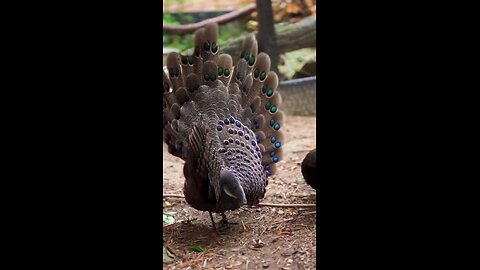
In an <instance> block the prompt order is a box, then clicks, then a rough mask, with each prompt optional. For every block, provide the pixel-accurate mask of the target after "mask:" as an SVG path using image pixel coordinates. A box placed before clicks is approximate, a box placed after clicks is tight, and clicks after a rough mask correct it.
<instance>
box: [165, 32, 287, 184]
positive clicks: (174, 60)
mask: <svg viewBox="0 0 480 270" xmlns="http://www.w3.org/2000/svg"><path fill="white" fill-rule="evenodd" d="M217 41H218V25H217V24H209V25H207V26H206V27H204V28H201V29H199V30H197V31H195V49H194V52H193V54H192V55H190V56H182V55H180V54H176V53H172V54H170V55H169V56H168V58H167V69H168V75H167V74H165V72H164V76H163V92H164V94H163V98H164V140H165V142H166V143H167V144H168V146H169V151H171V153H172V154H174V155H177V156H179V157H181V158H183V159H185V158H186V153H187V150H188V147H190V146H189V145H191V143H189V141H188V138H189V135H190V134H191V133H192V127H193V126H196V125H198V124H199V122H200V121H203V120H201V119H210V120H208V121H207V124H202V125H206V126H207V127H209V128H211V129H215V128H216V127H217V125H218V121H219V119H220V121H228V119H229V118H230V117H234V118H235V119H238V120H240V121H241V122H242V123H243V124H244V125H245V126H247V127H248V128H250V129H251V130H252V131H253V132H254V133H255V134H252V135H254V136H255V137H256V139H257V142H258V146H259V148H260V152H261V154H262V166H263V167H264V171H265V173H266V174H267V175H271V174H272V173H274V172H275V170H276V168H275V167H276V163H277V162H278V161H279V160H280V159H282V158H283V152H282V144H283V142H284V136H283V133H282V131H281V127H282V126H283V123H284V118H285V116H284V114H283V113H282V112H281V111H280V110H279V105H280V104H281V101H282V100H281V96H280V94H279V93H278V92H277V87H278V76H277V74H275V72H272V71H270V66H271V62H270V57H269V56H268V55H267V54H265V53H263V52H261V53H258V44H257V41H256V39H255V36H254V35H249V36H247V37H246V39H245V41H244V43H243V49H242V51H241V53H240V55H239V58H238V56H237V57H235V59H239V60H238V62H237V63H236V64H235V66H233V58H232V56H230V55H228V54H219V53H218V51H219V50H218V49H219V47H218V44H217Z"/></svg>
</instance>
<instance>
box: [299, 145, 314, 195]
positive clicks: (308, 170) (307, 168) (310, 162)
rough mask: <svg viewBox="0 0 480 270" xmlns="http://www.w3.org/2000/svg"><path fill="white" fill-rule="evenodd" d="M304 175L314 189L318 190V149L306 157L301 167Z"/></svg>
mask: <svg viewBox="0 0 480 270" xmlns="http://www.w3.org/2000/svg"><path fill="white" fill-rule="evenodd" d="M301 170H302V175H303V178H304V179H305V182H307V184H308V185H310V186H311V187H312V188H314V189H317V148H314V149H313V150H311V151H310V152H308V154H307V155H306V156H305V158H304V159H303V161H302V165H301Z"/></svg>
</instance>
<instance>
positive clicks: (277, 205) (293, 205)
mask: <svg viewBox="0 0 480 270" xmlns="http://www.w3.org/2000/svg"><path fill="white" fill-rule="evenodd" d="M255 206H268V207H286V208H297V207H317V205H316V204H314V203H312V204H310V203H307V204H281V203H259V204H256V205H255Z"/></svg>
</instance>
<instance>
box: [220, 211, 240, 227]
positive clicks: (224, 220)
mask: <svg viewBox="0 0 480 270" xmlns="http://www.w3.org/2000/svg"><path fill="white" fill-rule="evenodd" d="M221 215H222V220H220V222H219V225H220V227H219V229H220V230H223V231H225V230H227V229H229V228H230V225H238V223H236V222H229V221H228V220H227V217H226V216H225V213H222V214H221Z"/></svg>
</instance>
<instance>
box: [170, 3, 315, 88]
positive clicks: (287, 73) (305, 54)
mask: <svg viewBox="0 0 480 270" xmlns="http://www.w3.org/2000/svg"><path fill="white" fill-rule="evenodd" d="M252 3H255V0H229V1H225V0H209V1H205V0H163V8H164V13H163V24H164V25H166V24H167V25H185V24H191V23H196V22H199V21H202V20H205V19H209V18H213V17H217V16H219V15H222V14H225V13H228V12H231V11H233V10H237V9H240V8H243V7H245V6H247V5H249V4H252ZM272 8H273V12H274V19H275V23H294V22H297V21H299V20H301V19H303V18H304V17H307V16H316V11H315V10H316V1H314V0H272ZM257 26H258V22H257V14H256V12H253V13H252V14H251V15H250V16H244V17H241V18H240V19H237V20H235V21H232V22H229V23H227V24H223V25H220V29H219V30H220V36H219V39H218V44H219V45H220V46H222V44H225V43H227V42H228V41H230V40H232V39H235V38H238V37H241V36H245V35H247V34H248V33H251V32H253V31H256V30H257ZM193 44H194V37H193V34H188V35H174V34H164V35H163V53H164V56H166V54H168V53H170V52H172V51H175V52H185V51H186V50H188V49H191V48H192V47H193ZM165 60H166V58H165V57H164V65H165V64H166V63H165ZM315 62H316V49H315V48H305V49H301V50H296V51H292V52H288V53H284V54H281V55H280V64H279V71H280V73H281V74H279V75H280V77H281V79H291V78H295V77H298V73H299V72H301V71H302V68H303V69H305V66H306V65H310V68H308V71H307V73H310V74H309V76H312V75H316V74H315V70H313V71H311V69H312V68H311V66H312V63H313V64H314V63H315ZM303 73H305V71H304V72H303ZM311 73H314V74H311ZM296 74H297V75H296ZM307 75H308V74H307ZM302 77H303V76H302Z"/></svg>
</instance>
